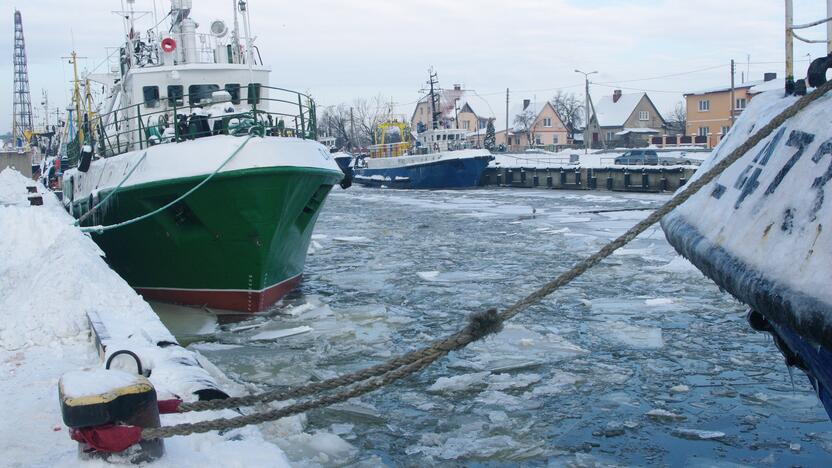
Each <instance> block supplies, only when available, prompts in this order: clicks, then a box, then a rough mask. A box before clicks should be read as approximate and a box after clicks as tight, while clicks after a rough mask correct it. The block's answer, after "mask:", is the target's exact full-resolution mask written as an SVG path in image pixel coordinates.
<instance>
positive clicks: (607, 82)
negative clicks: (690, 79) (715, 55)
mask: <svg viewBox="0 0 832 468" xmlns="http://www.w3.org/2000/svg"><path fill="white" fill-rule="evenodd" d="M724 67H725V65H714V66H710V67H705V68H698V69H696V70H690V71H684V72H678V73H670V74H667V75H659V76H651V77H649V78H638V79H633V80H619V81H601V82H596V83H594V84H614V83H633V82H636V81H650V80H660V79H663V78H673V77H675V76H684V75H692V74H694V73H700V72H705V71H710V70H716V69H718V68H724Z"/></svg>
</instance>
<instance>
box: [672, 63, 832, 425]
mask: <svg viewBox="0 0 832 468" xmlns="http://www.w3.org/2000/svg"><path fill="white" fill-rule="evenodd" d="M824 73H825V70H824ZM797 99H798V98H797V97H796V96H793V95H785V96H784V92H783V90H782V89H781V90H774V91H768V92H766V93H764V94H760V95H758V96H756V97H755V98H754V99H753V100H752V101H751V102H750V104H749V106H748V108H747V109H745V110H744V111H743V113H742V115H741V116H740V117H739V118H738V119H737V121H736V123H735V125H734V126H733V128H732V129H731V131H730V133H729V134H728V136H727V137H726V138H725V139H724V140H723V141H722V142H721V143H720V145H719V146H718V147H717V148H716V149H715V150H714V151H713V153H712V155H711V157H710V158H709V159H708V160H706V161H705V163H704V164H703V165H702V168H701V169H700V173H701V172H704V171H707V170H708V169H709V168H710V167H712V166H713V165H715V164H716V163H717V162H719V161H720V160H721V159H723V158H724V157H726V156H727V155H728V154H729V153H730V152H732V151H733V150H734V149H735V148H737V147H739V146H740V145H741V144H742V143H744V142H745V141H746V139H747V138H749V136H750V135H752V134H754V132H756V131H757V130H758V129H761V128H763V127H764V126H765V125H766V124H767V123H768V122H769V121H770V120H771V119H772V118H774V116H776V115H778V114H779V113H781V112H782V111H783V110H785V109H786V108H787V107H788V106H789V105H791V104H793V103H794V102H795V101H796V100H797ZM830 121H832V95H830V94H827V95H826V96H823V97H821V98H820V99H818V100H816V101H815V102H813V103H811V104H810V105H809V106H808V107H806V108H805V109H803V110H802V111H800V112H798V113H797V115H795V116H794V117H791V118H790V119H788V120H787V121H786V122H785V123H784V124H783V125H781V126H780V127H779V128H778V129H776V130H775V131H774V132H773V133H772V134H771V135H770V136H768V137H767V138H766V139H765V140H763V141H762V142H760V143H759V144H758V145H757V146H756V147H754V148H753V149H752V150H750V151H748V152H747V153H746V154H745V155H744V156H743V157H742V158H741V159H740V160H739V161H737V162H736V163H734V164H733V165H732V166H730V167H729V168H728V169H727V170H726V171H725V172H724V173H723V174H722V175H720V176H719V177H718V178H717V179H716V180H715V181H713V182H711V183H710V184H708V185H706V186H705V187H704V188H703V189H702V190H700V191H699V192H698V193H697V194H696V195H694V196H693V197H692V198H691V199H690V200H688V201H687V202H686V203H685V204H683V205H682V206H680V207H679V208H677V209H676V210H674V211H673V212H672V213H671V214H669V215H667V216H666V217H665V218H664V219H663V220H662V227H663V228H664V231H665V234H666V236H667V239H668V240H669V241H670V243H671V244H672V245H673V246H674V247H675V248H676V250H677V251H678V252H679V253H680V254H682V255H683V256H685V257H687V258H688V259H689V260H690V261H691V262H692V263H693V264H694V265H696V267H697V268H699V269H700V270H701V271H702V272H703V273H704V274H705V275H707V276H708V277H710V278H711V279H712V280H714V281H715V282H716V283H717V284H718V285H719V286H720V287H721V288H723V289H725V290H726V291H728V292H729V293H731V294H732V295H733V296H735V297H736V298H737V299H739V300H740V301H742V302H744V303H745V304H747V305H748V306H749V307H750V308H751V310H750V311H749V315H748V320H749V322H750V324H751V326H752V327H753V328H754V329H756V330H762V331H767V332H769V333H771V334H772V335H773V336H774V341H775V343H776V344H777V346H778V348H779V349H780V351H781V352H782V353H783V354H784V356H785V357H786V363H787V364H788V365H789V366H795V367H798V368H800V369H802V370H803V371H805V372H806V374H807V375H808V376H809V380H810V381H811V383H812V385H813V386H814V388H815V389H816V391H817V394H818V397H819V399H820V400H821V402H822V403H823V405H824V406H825V408H826V411H827V412H828V413H829V414H830V417H832V283H830V278H832V238H830V233H831V231H832V223H830V221H832V183H829V182H830V180H832V177H830V175H832V127H830V126H829V122H830ZM695 178H696V176H694V180H695Z"/></svg>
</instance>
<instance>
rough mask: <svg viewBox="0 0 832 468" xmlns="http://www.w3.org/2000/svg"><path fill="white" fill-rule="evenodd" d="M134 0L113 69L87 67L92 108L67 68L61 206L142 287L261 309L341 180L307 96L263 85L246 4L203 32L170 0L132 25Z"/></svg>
mask: <svg viewBox="0 0 832 468" xmlns="http://www.w3.org/2000/svg"><path fill="white" fill-rule="evenodd" d="M133 3H134V2H128V6H129V8H130V10H129V11H125V12H120V14H121V16H122V17H123V18H124V21H125V40H124V42H123V44H122V45H121V46H120V47H119V48H118V51H117V54H115V63H114V64H113V67H112V70H114V72H113V73H112V74H110V75H109V77H107V78H103V79H102V78H99V79H100V80H101V81H107V82H108V83H107V84H108V85H109V89H111V93H110V96H109V98H108V99H107V101H106V103H105V105H104V106H103V108H95V107H94V106H89V105H88V106H86V107H84V108H82V107H81V105H80V102H79V101H81V102H83V101H84V100H83V99H79V98H78V95H79V93H78V92H77V88H78V85H77V82H78V80H77V78H76V99H75V100H74V102H75V104H76V112H75V114H74V117H75V118H76V119H77V122H74V124H73V125H74V127H75V129H76V133H75V135H74V139H73V141H72V142H70V143H68V145H67V147H68V149H67V153H68V157H67V160H68V163H69V165H71V166H75V167H74V168H73V169H70V170H67V171H65V172H64V174H63V179H62V186H63V192H64V197H63V201H64V203H65V206H66V208H67V210H69V212H70V213H72V214H73V216H74V217H76V219H77V221H78V223H79V224H80V225H81V226H82V228H84V229H85V230H86V231H88V232H90V233H91V235H92V238H93V239H94V240H95V241H96V243H98V245H99V246H100V247H101V249H102V250H103V251H104V253H105V254H106V259H107V262H108V263H109V264H110V266H111V267H112V268H113V269H114V270H115V271H116V272H118V273H119V274H120V275H121V276H122V277H123V278H124V279H125V280H126V281H127V282H128V283H129V284H130V285H131V286H132V287H133V288H134V289H136V290H137V291H138V292H139V293H141V294H142V295H143V296H144V297H145V298H146V299H149V300H156V301H162V302H171V303H177V304H184V305H194V306H205V307H209V308H212V309H222V310H232V311H244V312H257V311H262V310H263V309H265V308H267V307H269V306H270V305H271V304H273V303H274V302H276V301H277V300H278V299H280V298H281V297H282V296H284V295H285V294H286V293H288V292H289V291H290V290H292V289H293V288H294V287H295V286H296V285H297V284H298V283H299V281H300V279H301V275H302V272H303V267H304V263H305V260H306V252H307V249H308V245H309V242H310V237H311V234H312V230H313V228H314V225H315V222H316V220H317V217H318V214H319V212H320V209H321V206H322V204H323V203H324V200H325V199H326V197H327V195H328V193H329V192H330V190H331V189H332V186H333V185H334V184H337V183H338V182H340V181H341V179H342V178H343V173H342V172H341V170H340V169H339V168H338V165H337V164H336V163H335V161H334V160H333V158H332V156H331V155H330V153H329V151H328V150H327V149H326V148H325V147H324V146H322V145H321V144H320V143H318V142H317V141H316V138H315V137H316V120H315V104H314V101H313V100H312V99H311V98H310V97H309V96H307V95H305V94H302V93H299V92H295V91H291V90H287V89H284V88H277V87H272V86H269V85H268V79H269V72H270V69H269V68H268V67H267V66H265V65H264V64H263V63H262V59H260V58H259V51H258V49H257V47H256V46H254V45H253V40H252V38H251V35H250V34H249V9H250V8H249V6H248V4H247V2H245V1H239V2H237V3H235V8H234V22H233V28H228V27H227V26H226V24H225V22H223V21H221V20H216V21H213V22H211V23H210V33H207V34H201V33H198V32H197V24H196V22H195V21H194V20H193V19H192V17H191V12H192V10H191V7H192V2H191V1H190V0H172V1H171V9H170V12H169V14H168V16H169V18H170V27H168V26H167V25H165V26H164V27H163V28H162V29H158V27H154V28H151V29H149V30H147V33H146V34H139V33H138V32H136V31H137V30H138V28H137V27H136V25H135V21H136V17H137V13H134V11H133V10H132V8H133ZM240 22H242V23H243V27H244V33H242V34H241V32H240V28H239V23H240ZM229 29H231V31H229ZM229 32H230V35H229ZM84 109H86V112H85V111H84ZM79 274H83V272H80V273H79Z"/></svg>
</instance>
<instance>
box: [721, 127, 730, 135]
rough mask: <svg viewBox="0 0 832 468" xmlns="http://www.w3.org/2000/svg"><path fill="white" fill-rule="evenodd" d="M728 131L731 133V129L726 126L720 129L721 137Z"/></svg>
mask: <svg viewBox="0 0 832 468" xmlns="http://www.w3.org/2000/svg"><path fill="white" fill-rule="evenodd" d="M729 131H731V127H729V126H727V125H726V126H723V127H722V134H723V135H727V134H728V132H729Z"/></svg>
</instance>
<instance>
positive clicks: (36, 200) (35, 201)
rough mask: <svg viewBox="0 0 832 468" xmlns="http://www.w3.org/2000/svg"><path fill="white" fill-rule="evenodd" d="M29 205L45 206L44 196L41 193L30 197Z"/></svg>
mask: <svg viewBox="0 0 832 468" xmlns="http://www.w3.org/2000/svg"><path fill="white" fill-rule="evenodd" d="M29 206H43V197H42V196H40V195H35V196H33V197H29Z"/></svg>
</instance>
